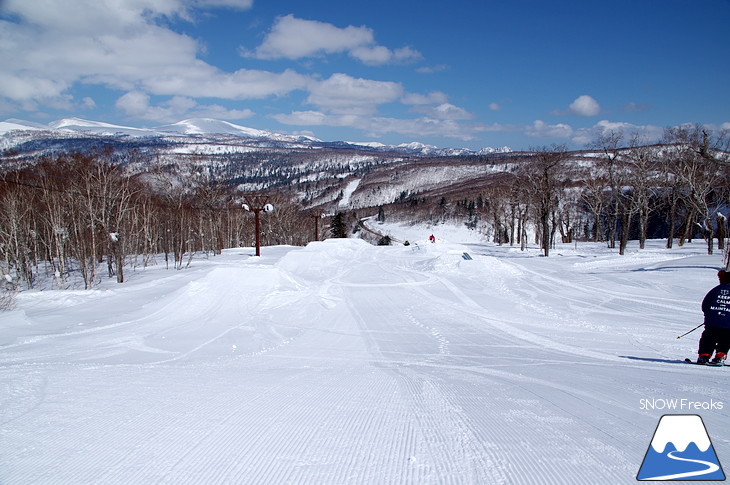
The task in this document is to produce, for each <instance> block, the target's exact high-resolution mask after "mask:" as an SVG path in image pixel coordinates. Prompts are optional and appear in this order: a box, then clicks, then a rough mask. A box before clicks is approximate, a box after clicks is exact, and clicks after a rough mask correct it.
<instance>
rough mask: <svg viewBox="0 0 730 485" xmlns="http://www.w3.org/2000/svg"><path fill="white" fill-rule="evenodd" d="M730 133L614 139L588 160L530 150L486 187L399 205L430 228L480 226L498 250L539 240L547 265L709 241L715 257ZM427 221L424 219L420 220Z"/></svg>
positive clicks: (729, 189) (721, 242) (728, 192)
mask: <svg viewBox="0 0 730 485" xmlns="http://www.w3.org/2000/svg"><path fill="white" fill-rule="evenodd" d="M729 142H730V140H729V139H728V137H727V134H726V133H722V134H720V135H719V136H715V137H712V136H711V135H710V134H708V133H707V132H706V131H704V130H703V129H702V127H697V126H693V127H680V128H673V129H667V130H666V131H665V133H664V137H663V139H662V140H661V144H657V145H646V144H644V143H642V140H641V139H640V138H639V137H636V136H628V137H627V136H624V134H622V133H618V132H615V133H608V134H606V135H604V136H600V137H597V138H596V140H595V141H594V142H593V143H592V145H591V147H590V150H588V151H586V152H583V154H582V155H576V153H569V152H568V151H567V149H566V147H565V146H552V147H540V148H535V149H533V150H531V153H530V154H526V155H524V156H523V157H521V158H520V159H519V161H518V162H517V163H516V166H517V168H516V169H515V170H514V171H511V172H509V173H503V174H500V175H499V177H495V179H494V180H493V181H492V182H491V183H490V184H488V185H487V186H485V187H481V188H476V189H475V190H472V191H471V192H470V193H469V194H465V195H464V196H463V198H462V197H459V198H453V199H452V200H449V198H447V197H441V198H440V199H439V200H438V201H432V203H431V204H429V203H428V202H427V201H425V200H424V199H425V198H423V197H421V196H420V195H416V196H413V197H410V198H408V199H406V200H404V201H402V202H401V205H407V206H408V205H410V206H411V210H412V211H418V212H420V217H422V218H426V219H427V220H429V221H431V222H435V221H437V220H443V219H445V218H451V219H456V220H460V219H461V220H465V221H466V224H467V225H468V226H469V227H474V226H476V223H475V222H474V221H475V220H476V219H479V220H480V221H481V222H482V223H483V226H484V227H485V231H486V232H487V233H488V234H489V236H490V238H491V239H492V240H493V241H494V242H495V243H497V244H510V245H520V246H521V247H522V248H523V249H524V248H525V245H526V244H527V242H528V241H527V240H528V238H534V243H535V244H538V245H539V246H540V248H541V250H542V252H543V254H544V255H545V256H548V255H549V254H550V249H551V248H552V247H554V245H555V243H556V240H557V238H558V237H559V241H560V242H562V243H571V242H574V241H578V240H581V241H595V242H598V241H605V242H606V244H607V245H608V247H610V248H615V249H616V250H617V251H618V252H619V253H620V254H624V252H625V251H626V247H627V244H628V241H629V240H637V241H638V243H639V247H640V248H642V249H643V248H644V246H645V243H646V240H647V239H648V238H652V239H660V238H666V246H667V247H668V248H671V247H672V246H673V245H674V244H679V245H683V244H684V243H685V242H686V241H688V240H691V239H694V238H698V237H699V238H702V239H704V240H705V242H706V244H707V251H708V253H709V254H713V252H714V251H715V250H716V249H719V250H725V251H726V253H725V264H726V265H727V264H728V257H727V254H728V251H727V249H726V247H727V245H726V239H727V237H728V222H727V216H728V213H730V158H729V156H728V143H729ZM416 217H419V216H416Z"/></svg>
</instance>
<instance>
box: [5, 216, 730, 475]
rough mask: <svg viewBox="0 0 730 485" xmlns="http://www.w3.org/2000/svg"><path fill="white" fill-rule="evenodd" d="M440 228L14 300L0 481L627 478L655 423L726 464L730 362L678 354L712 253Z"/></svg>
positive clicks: (708, 279)
mask: <svg viewBox="0 0 730 485" xmlns="http://www.w3.org/2000/svg"><path fill="white" fill-rule="evenodd" d="M437 229H438V228H422V229H420V231H416V230H415V229H414V232H413V234H411V235H406V234H403V235H400V236H399V239H401V240H404V239H407V238H411V242H413V243H418V245H417V246H415V245H412V246H410V247H404V246H393V247H375V246H370V245H367V244H366V243H364V242H362V241H360V240H327V241H323V242H316V243H312V244H310V245H308V246H307V247H305V248H294V247H265V248H263V249H262V254H263V256H262V257H260V258H257V257H254V256H252V254H253V250H252V249H250V248H245V249H235V250H228V251H225V252H224V253H223V254H222V255H221V256H216V257H211V258H209V259H203V258H199V259H196V260H195V261H194V262H193V264H192V266H191V267H190V268H189V269H187V270H183V271H174V270H165V269H164V268H151V269H150V268H148V269H147V270H144V271H137V272H134V273H132V272H131V271H130V272H128V274H127V277H128V282H126V283H124V284H122V285H118V284H116V283H112V282H105V283H104V284H103V285H102V286H101V287H100V288H99V289H96V290H93V291H31V292H24V293H21V294H20V295H18V297H17V308H16V309H15V310H13V311H10V312H5V313H0V329H1V330H0V422H1V424H0V463H1V465H0V483H2V484H3V485H21V484H22V485H32V484H75V485H79V484H136V485H140V484H285V483H292V484H442V483H443V484H447V483H448V484H581V485H582V484H586V483H601V484H633V483H635V477H636V473H637V471H638V470H639V467H640V465H641V463H642V460H643V458H644V455H645V453H646V451H647V447H648V445H649V442H650V440H651V438H652V435H653V433H654V431H655V428H656V426H657V423H658V420H659V418H660V417H661V416H662V415H663V414H700V415H701V416H702V418H703V421H704V423H705V425H706V427H707V430H708V432H709V434H710V437H711V438H712V441H713V445H714V447H715V450H716V452H717V455H718V457H719V459H720V461H721V463H730V440H729V439H728V437H727V430H728V429H730V414H728V412H727V411H728V409H730V407H728V406H730V393H729V391H728V385H727V383H728V377H729V376H730V374H728V373H729V372H730V370H729V369H723V368H714V367H705V366H693V365H687V364H684V363H681V360H682V359H683V358H684V357H692V356H694V352H695V349H696V343H697V338H698V337H699V331H698V332H696V333H694V334H691V335H689V336H687V337H685V338H683V339H677V336H678V335H679V334H681V333H684V332H685V331H687V330H689V329H691V328H692V327H694V326H695V325H697V324H698V323H700V321H701V312H700V309H699V305H700V301H701V299H702V297H703V296H704V294H705V293H706V292H707V291H708V290H709V289H710V288H712V287H713V286H714V285H715V284H716V276H715V272H716V269H717V266H718V265H719V264H720V257H719V256H707V255H706V254H704V253H705V249H704V245H703V244H702V243H701V242H696V243H693V244H689V245H686V246H684V247H682V248H674V249H672V250H665V249H663V248H662V246H663V243H664V242H663V241H653V242H651V243H650V247H649V248H648V249H646V250H644V251H638V249H636V248H635V247H633V246H632V247H630V248H629V254H628V255H627V256H624V257H620V256H618V255H617V254H616V253H615V251H614V250H608V249H606V248H605V245H603V244H587V243H583V244H579V245H577V247H576V246H574V245H566V246H559V247H557V248H556V249H555V250H554V251H553V253H552V256H551V257H550V258H543V257H539V251H538V250H537V249H536V248H531V249H530V250H529V251H527V252H521V251H519V250H518V249H515V248H509V247H506V246H503V247H497V246H494V245H491V244H485V243H481V242H479V241H478V239H475V240H472V241H468V242H464V241H463V240H449V237H445V235H443V234H438V231H437ZM393 230H395V226H393ZM431 232H435V233H436V234H435V235H436V236H437V237H438V238H439V241H438V242H437V243H436V244H430V243H428V242H426V238H427V237H428V235H429V234H430V233H431ZM394 236H396V234H394ZM464 252H468V253H469V254H470V255H471V257H472V258H473V260H470V261H468V260H465V259H463V258H462V254H463V253H464ZM672 400H674V401H675V403H676V404H675V406H680V407H681V408H675V409H667V408H666V406H667V403H671V402H672ZM649 403H651V405H650V404H649ZM686 403H690V404H686ZM718 403H720V409H718V408H717V406H718ZM692 406H693V407H692ZM723 406H724V408H723Z"/></svg>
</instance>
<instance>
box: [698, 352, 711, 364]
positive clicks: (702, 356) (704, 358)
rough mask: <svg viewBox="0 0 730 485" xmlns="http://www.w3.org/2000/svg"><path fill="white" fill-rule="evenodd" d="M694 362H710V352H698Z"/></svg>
mask: <svg viewBox="0 0 730 485" xmlns="http://www.w3.org/2000/svg"><path fill="white" fill-rule="evenodd" d="M695 363H696V364H699V365H704V364H709V363H710V354H700V355H699V357H697V362H695Z"/></svg>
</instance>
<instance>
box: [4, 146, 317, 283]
mask: <svg viewBox="0 0 730 485" xmlns="http://www.w3.org/2000/svg"><path fill="white" fill-rule="evenodd" d="M111 158H112V156H111V155H110V154H108V153H93V154H79V153H75V154H70V155H64V156H61V157H58V158H48V159H44V160H41V161H39V162H38V163H36V164H34V165H33V166H32V168H28V169H25V170H19V171H15V172H12V173H6V174H4V175H3V177H2V180H0V211H1V212H2V214H3V217H2V219H0V276H1V277H2V278H3V280H2V282H3V283H5V285H6V286H13V287H22V288H33V287H34V286H35V285H36V282H37V281H38V280H39V277H42V280H43V281H44V282H47V281H51V282H52V283H51V285H52V287H53V288H68V287H72V286H73V284H75V282H76V281H77V280H78V281H82V282H83V285H84V287H85V288H91V287H93V286H94V285H95V284H97V283H98V282H99V281H100V279H101V278H102V277H110V278H116V280H117V281H118V282H123V281H124V278H125V270H127V269H132V270H135V269H137V268H143V267H145V266H147V265H148V264H150V263H151V262H154V263H162V262H164V264H166V265H167V266H168V267H169V268H177V269H180V268H183V267H185V266H187V265H188V264H189V263H190V260H191V258H192V256H193V254H196V253H208V254H215V253H219V252H220V251H221V250H222V249H224V248H229V247H238V246H250V245H251V244H252V242H253V240H254V233H253V216H252V215H251V214H250V213H247V212H246V211H244V210H243V209H242V207H241V197H242V196H241V194H234V193H233V192H232V191H231V190H229V189H228V188H227V187H224V186H223V185H221V184H220V183H216V182H214V181H212V180H211V179H210V178H209V177H206V176H204V175H202V174H195V173H194V174H192V175H190V176H186V177H174V176H171V175H170V174H169V173H167V174H163V173H160V174H154V173H147V174H145V175H143V176H142V175H130V174H127V173H125V171H124V169H123V166H122V165H121V164H119V163H114V161H113V160H111ZM267 201H268V202H270V203H272V204H273V205H275V206H276V208H277V210H276V211H275V212H273V213H271V214H267V215H266V217H264V218H262V219H263V221H262V234H261V236H262V241H263V244H293V245H297V244H305V243H306V242H308V241H309V238H311V237H312V231H311V230H306V229H307V227H306V226H307V222H306V221H305V220H303V216H302V214H301V212H300V211H299V208H298V207H297V206H296V205H295V204H293V203H292V202H290V201H289V199H288V198H287V197H283V196H281V195H276V194H270V195H268V196H267ZM71 276H73V278H70V277H71ZM71 280H73V281H71Z"/></svg>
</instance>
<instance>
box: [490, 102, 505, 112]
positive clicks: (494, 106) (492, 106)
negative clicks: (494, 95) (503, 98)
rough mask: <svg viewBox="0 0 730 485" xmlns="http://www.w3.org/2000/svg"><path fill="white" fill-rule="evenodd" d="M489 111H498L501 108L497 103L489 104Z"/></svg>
mask: <svg viewBox="0 0 730 485" xmlns="http://www.w3.org/2000/svg"><path fill="white" fill-rule="evenodd" d="M489 109H490V110H492V111H499V110H501V109H502V107H501V106H500V105H499V104H498V103H489Z"/></svg>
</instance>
